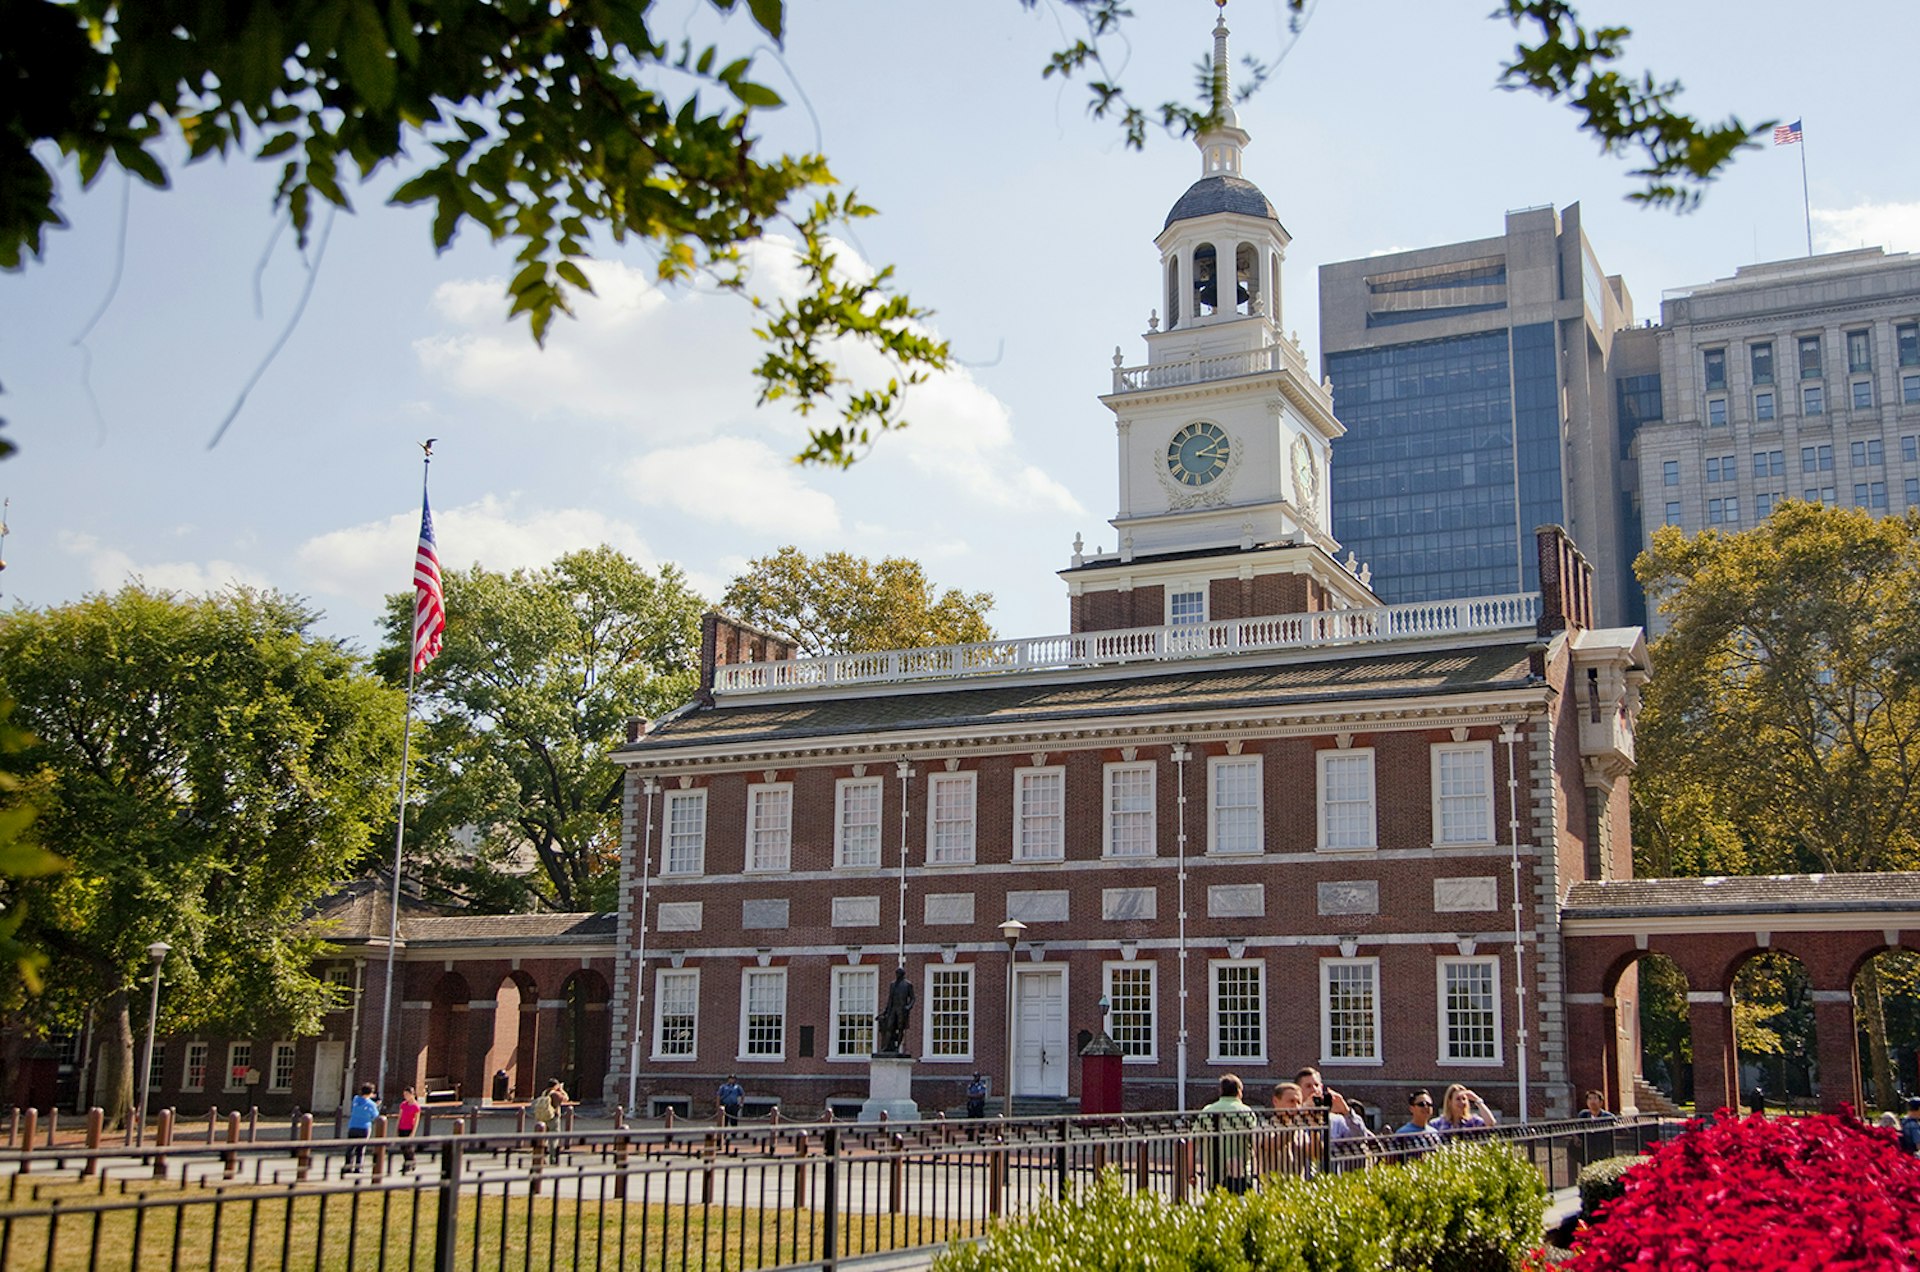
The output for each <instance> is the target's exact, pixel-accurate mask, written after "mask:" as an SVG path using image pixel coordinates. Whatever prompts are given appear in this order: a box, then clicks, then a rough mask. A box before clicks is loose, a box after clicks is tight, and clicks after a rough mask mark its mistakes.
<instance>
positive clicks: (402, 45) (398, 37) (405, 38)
mask: <svg viewBox="0 0 1920 1272" xmlns="http://www.w3.org/2000/svg"><path fill="white" fill-rule="evenodd" d="M387 36H388V38H389V39H391V40H392V41H393V48H394V51H395V52H396V53H398V54H399V55H400V59H401V60H402V61H404V62H405V63H406V64H407V65H408V66H417V65H419V64H420V38H419V36H417V35H416V34H415V33H414V30H413V11H412V9H411V8H410V7H409V6H408V4H407V0H387Z"/></svg>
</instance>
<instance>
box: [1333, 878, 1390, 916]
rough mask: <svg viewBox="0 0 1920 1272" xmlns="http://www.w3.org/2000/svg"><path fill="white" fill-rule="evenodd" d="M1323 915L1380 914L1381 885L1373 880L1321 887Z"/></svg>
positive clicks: (1347, 881)
mask: <svg viewBox="0 0 1920 1272" xmlns="http://www.w3.org/2000/svg"><path fill="white" fill-rule="evenodd" d="M1320 913H1322V914H1378V913H1380V885H1379V883H1378V882H1377V881H1375V880H1372V879H1346V880H1342V881H1340V882H1338V883H1323V884H1321V885H1320Z"/></svg>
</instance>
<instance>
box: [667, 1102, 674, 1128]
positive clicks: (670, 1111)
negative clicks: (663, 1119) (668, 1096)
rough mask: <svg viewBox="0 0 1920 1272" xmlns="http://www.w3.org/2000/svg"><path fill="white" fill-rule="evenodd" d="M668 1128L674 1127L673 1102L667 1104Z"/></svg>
mask: <svg viewBox="0 0 1920 1272" xmlns="http://www.w3.org/2000/svg"><path fill="white" fill-rule="evenodd" d="M667 1129H668V1130H672V1129H673V1106H672V1105H671V1104H669V1105H668V1106H667Z"/></svg>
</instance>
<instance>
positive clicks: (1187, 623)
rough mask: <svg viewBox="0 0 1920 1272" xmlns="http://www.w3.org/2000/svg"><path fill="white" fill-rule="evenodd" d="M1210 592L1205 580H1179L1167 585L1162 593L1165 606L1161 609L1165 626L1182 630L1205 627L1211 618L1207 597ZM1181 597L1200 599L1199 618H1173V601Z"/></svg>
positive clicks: (1210, 608) (1209, 598)
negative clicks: (1164, 598) (1164, 617)
mask: <svg viewBox="0 0 1920 1272" xmlns="http://www.w3.org/2000/svg"><path fill="white" fill-rule="evenodd" d="M1210 591H1212V589H1211V588H1209V587H1208V586H1207V581H1206V580H1205V579H1181V580H1180V581H1179V582H1177V583H1169V584H1167V586H1166V591H1165V593H1164V595H1165V596H1166V604H1165V606H1164V607H1163V608H1164V612H1165V614H1166V620H1167V626H1168V627H1178V628H1181V629H1182V630H1185V629H1186V628H1190V627H1205V626H1206V625H1207V623H1208V621H1209V620H1210V619H1211V618H1212V616H1213V608H1212V605H1211V603H1210V602H1211V601H1212V598H1211V597H1209V596H1208V595H1207V593H1208V592H1210ZM1181 596H1197V597H1199V598H1200V617H1198V618H1188V619H1185V620H1181V619H1179V618H1176V617H1175V616H1174V608H1173V607H1174V599H1175V598H1176V597H1181Z"/></svg>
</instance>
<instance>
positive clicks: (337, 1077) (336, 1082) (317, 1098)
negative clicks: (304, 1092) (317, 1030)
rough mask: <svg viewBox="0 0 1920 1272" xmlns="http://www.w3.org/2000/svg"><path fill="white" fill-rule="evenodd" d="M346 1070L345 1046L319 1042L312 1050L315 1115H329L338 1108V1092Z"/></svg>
mask: <svg viewBox="0 0 1920 1272" xmlns="http://www.w3.org/2000/svg"><path fill="white" fill-rule="evenodd" d="M346 1070H347V1044H346V1043H344V1042H321V1043H316V1044H314V1048H313V1103H312V1104H311V1105H310V1106H309V1107H310V1108H311V1110H312V1111H313V1112H315V1113H331V1112H333V1111H334V1110H335V1109H337V1108H339V1107H340V1090H341V1087H342V1086H343V1085H344V1080H345V1078H346Z"/></svg>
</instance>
